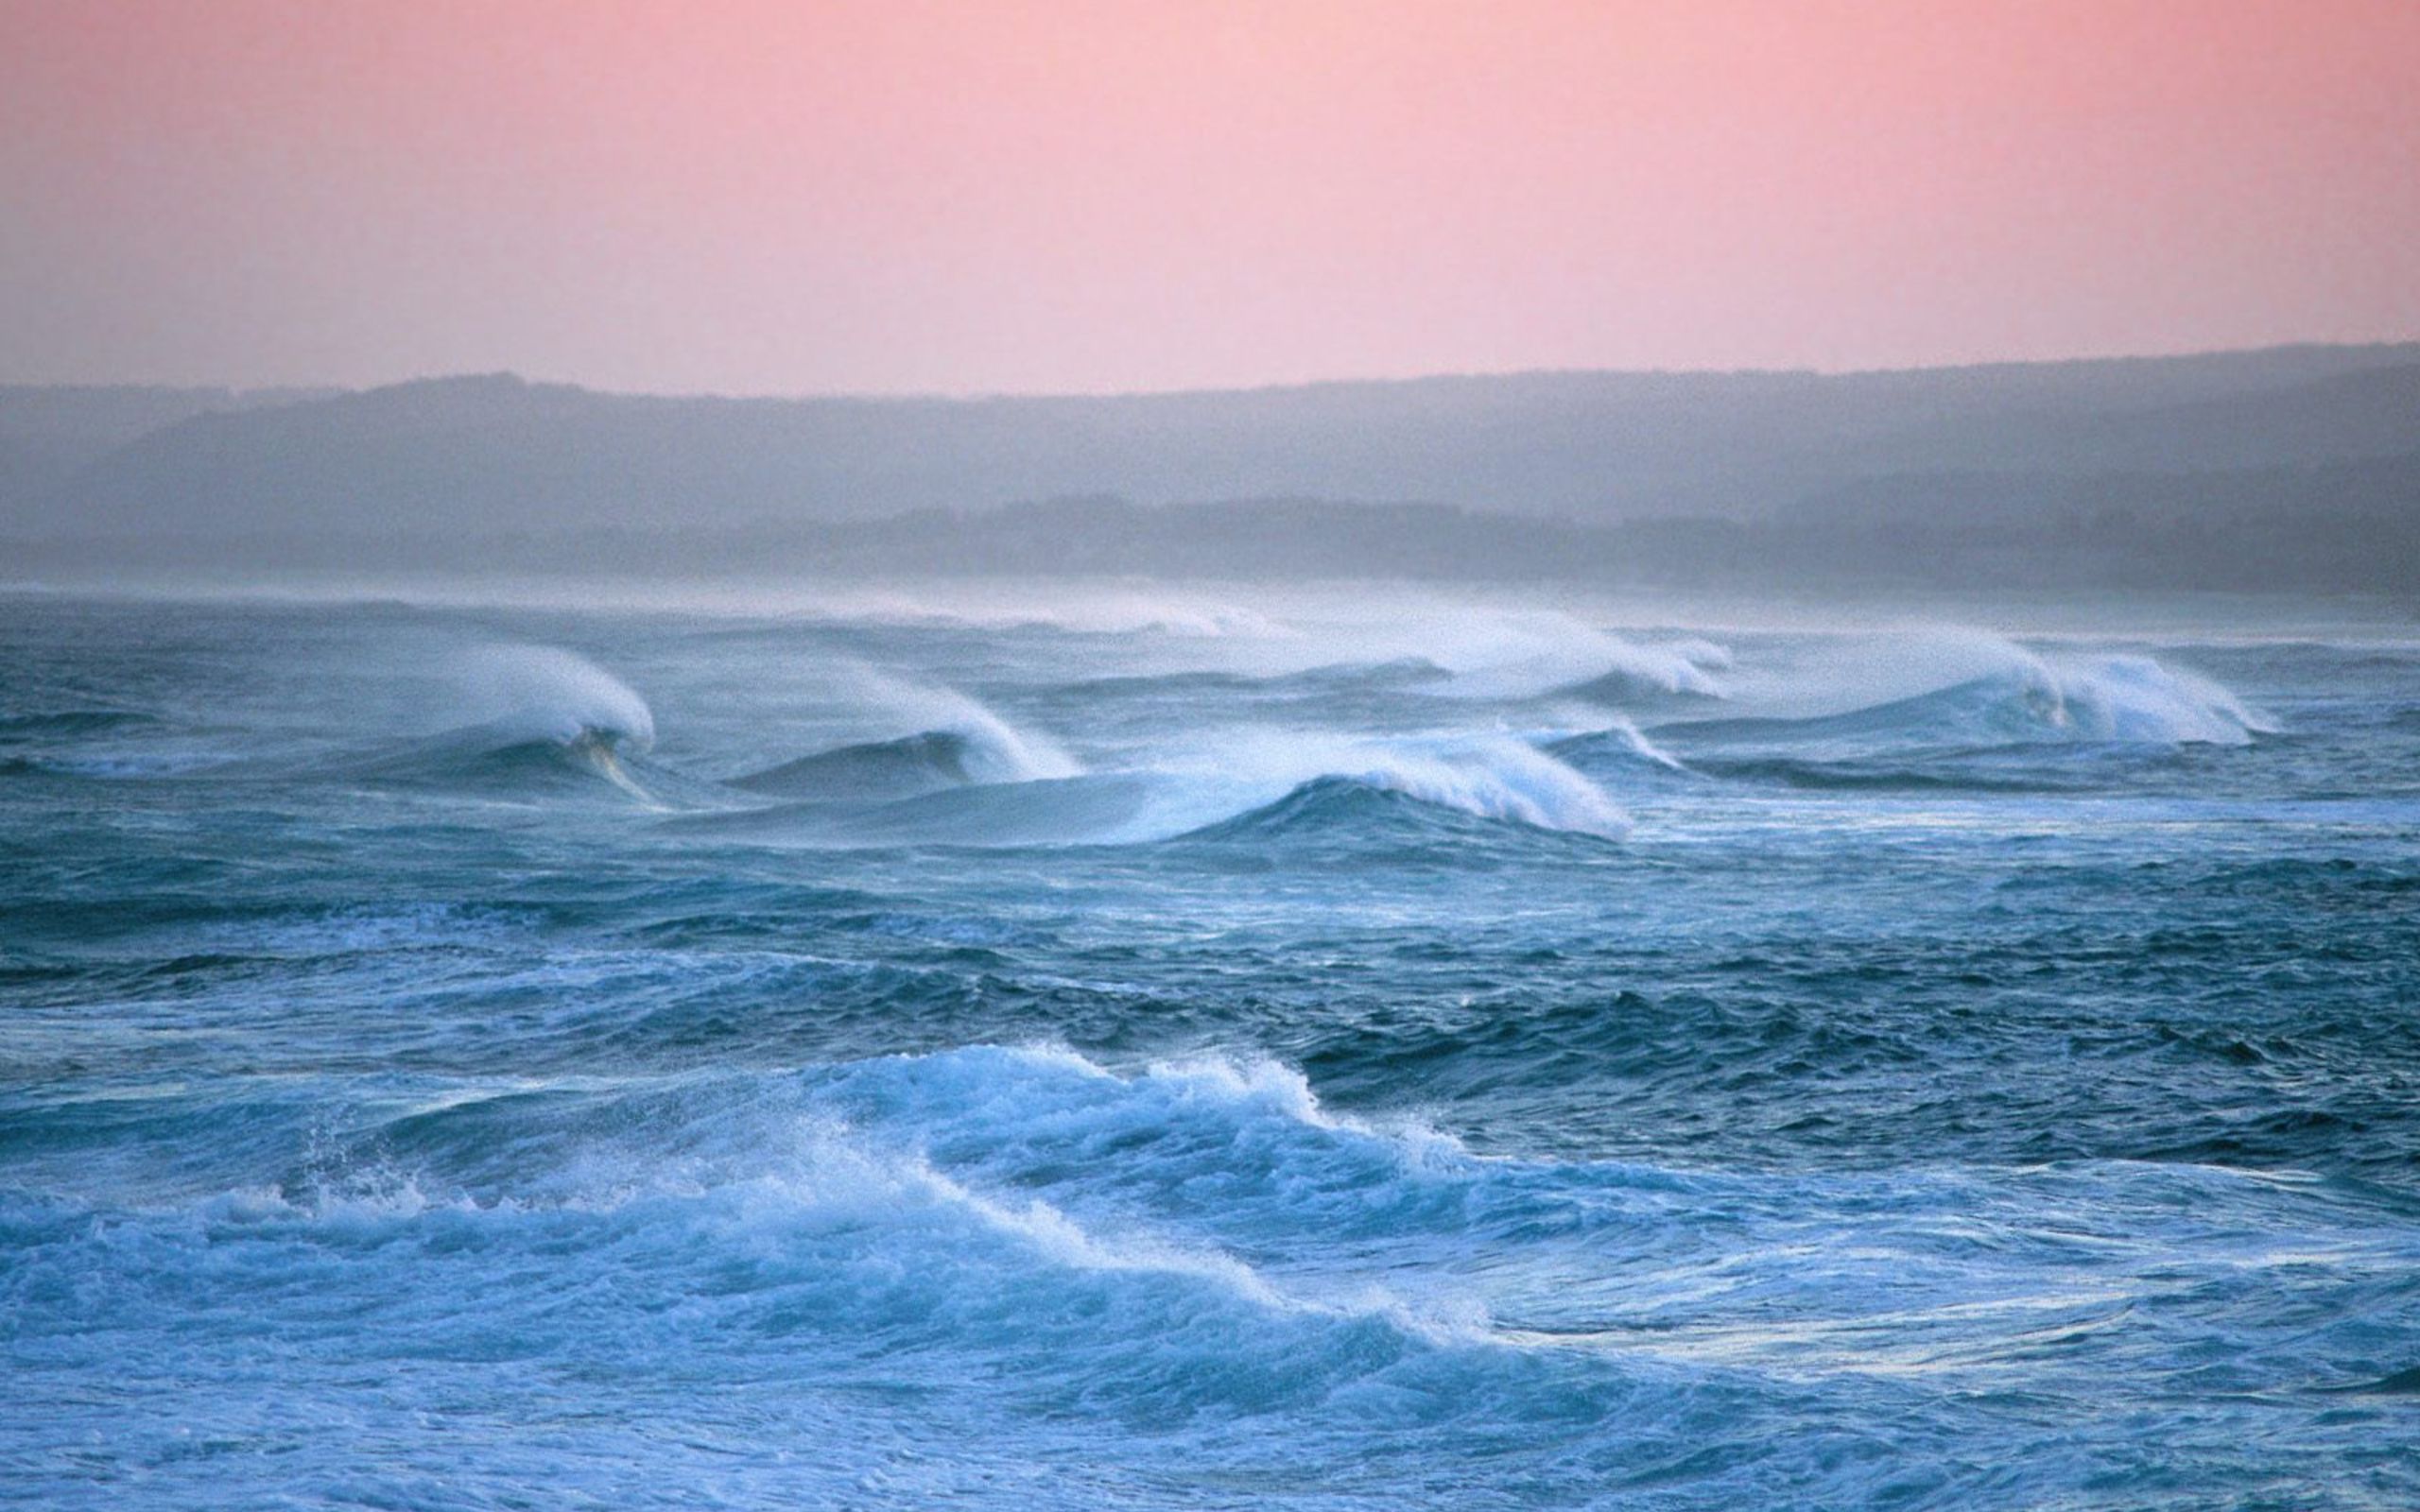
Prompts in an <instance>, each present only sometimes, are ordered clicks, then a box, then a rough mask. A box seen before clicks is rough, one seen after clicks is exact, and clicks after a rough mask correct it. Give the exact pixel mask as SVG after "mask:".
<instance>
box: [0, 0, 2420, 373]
mask: <svg viewBox="0 0 2420 1512" xmlns="http://www.w3.org/2000/svg"><path fill="white" fill-rule="evenodd" d="M0 34H5V36H6V39H7V42H6V45H5V46H0V198H5V200H6V203H7V205H8V207H9V208H8V214H7V216H6V219H5V223H0V356H5V365H4V367H0V378H5V379H9V380H17V381H53V380H67V379H83V380H123V379H149V380H166V381H211V382H219V381H228V380H235V381H241V382H247V383H271V382H337V383H369V382H378V381H385V380H390V379H395V378H401V377H409V376H414V375H420V374H425V373H430V372H439V371H452V370H463V369H495V368H511V369H519V370H522V371H526V372H529V373H532V374H536V375H544V376H550V377H560V378H567V379H572V380H576V381H581V382H587V383H592V384H596V385H601V386H606V387H646V388H655V389H677V390H700V389H702V390H726V391H741V392H800V391H836V390H839V391H855V390H866V391H897V390H943V391H980V390H1057V389H1076V390H1106V389H1125V388H1160V387H1179V386H1193V385H1230V384H1252V383H1261V382H1271V381H1282V380H1294V379H1304V378H1314V377H1331V376H1353V375H1395V374H1409V373H1415V372H1424V371H1434V370H1495V369H1523V368H1536V367H1583V366H1584V367H1656V366H1662V367H1683V368H1689V367H1733V366H1743V365H1754V366H1814V367H1822V368H1844V367H1861V366H1876V365H1902V364H1928V363H1940V362H1953V361H1965V360H1974V359H1989V358H2014V357H2044V356H2060V355H2072V354H2083V353H2094V352H2170V351H2180V350H2190V349H2201V348H2211V347H2220V346H2241V345H2251V344H2260V343H2270V342H2282V341H2290V340H2316V339H2325V340H2370V339H2382V338H2390V337H2401V336H2409V335H2413V334H2415V333H2420V255H2415V254H2414V251H2413V248H2414V247H2415V245H2420V7H2414V6H2411V5H2409V4H2405V3H2401V0H2378V3H2359V0H2351V3H2347V0H2327V3H2324V4H2310V3H2294V4H2286V3H2270V0H2230V3H2225V4H2192V3H2181V0H2119V3H2104V0H2092V3H2055V4H2041V5H2019V4H1978V3H1972V0H1956V3H1945V0H1923V3H1878V4H1876V3H1869V4H1778V3H1739V0H1721V3H1706V4H1691V5H1655V6H1649V5H1638V4H1597V5H1591V4H1573V3H1539V0H1525V3H1519V4H1476V3H1474V4H1440V3H1430V0H1422V3H1412V4H1405V3H1400V0H1396V3H1374V0H1329V3H1317V4H1309V3H1296V4H1282V3H1269V0H1261V3H1235V4H1216V5H1201V4H1182V5H1176V4H1115V3H1086V0H1050V3H1045V4H1025V5H982V4H939V3H901V0H881V3H872V4H856V3H849V4H815V5H793V4H729V3H726V4H714V5H695V4H573V3H544V4H535V3H525V4H515V5H483V4H465V3H437V4H431V3H424V0H412V3H378V4H351V5H323V4H317V3H261V0H239V3H227V4H211V5H186V4H172V3H156V4H139V3H137V4H129V3H114V0H113V3H106V4H79V5H72V6H71V5H62V4H51V3H45V0H5V3H0Z"/></svg>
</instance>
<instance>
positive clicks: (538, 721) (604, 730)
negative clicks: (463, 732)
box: [455, 645, 655, 751]
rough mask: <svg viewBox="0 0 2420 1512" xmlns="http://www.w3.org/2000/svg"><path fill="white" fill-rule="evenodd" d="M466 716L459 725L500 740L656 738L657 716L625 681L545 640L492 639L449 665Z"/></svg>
mask: <svg viewBox="0 0 2420 1512" xmlns="http://www.w3.org/2000/svg"><path fill="white" fill-rule="evenodd" d="M455 681H456V685H457V689H458V693H459V694H460V696H461V697H462V699H463V708H464V712H465V713H468V714H469V716H470V717H469V718H467V719H466V720H464V721H463V723H462V725H461V726H459V727H458V728H461V729H472V728H475V729H482V730H490V731H493V732H494V734H495V735H496V736H497V737H499V740H500V743H502V744H521V743H532V744H534V743H538V742H551V743H553V744H555V745H558V746H564V747H569V746H571V745H573V744H575V743H577V742H579V741H580V740H582V739H593V740H595V741H598V742H602V743H604V744H606V745H609V746H611V747H614V749H616V750H623V751H644V750H647V749H648V748H649V747H653V746H654V744H655V714H654V713H653V711H651V710H649V709H648V705H647V700H646V699H644V698H642V697H640V696H638V695H637V694H636V693H635V692H633V691H631V687H630V685H629V684H627V683H625V682H623V681H622V680H621V679H618V678H616V677H614V675H613V674H612V673H610V672H607V671H606V670H605V669H604V668H602V667H600V666H598V665H597V664H596V662H591V661H589V660H588V659H587V658H586V657H583V656H580V655H579V654H578V653H577V652H572V651H566V650H563V649H562V648H561V647H559V646H551V645H491V646H481V647H478V648H476V649H475V650H473V651H471V652H470V653H468V654H467V655H465V656H464V657H463V658H462V659H461V661H460V662H459V664H458V666H457V667H456V668H455Z"/></svg>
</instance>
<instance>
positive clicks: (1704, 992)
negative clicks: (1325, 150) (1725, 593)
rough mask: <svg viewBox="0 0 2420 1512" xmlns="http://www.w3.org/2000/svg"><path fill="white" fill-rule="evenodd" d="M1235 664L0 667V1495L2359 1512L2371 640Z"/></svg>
mask: <svg viewBox="0 0 2420 1512" xmlns="http://www.w3.org/2000/svg"><path fill="white" fill-rule="evenodd" d="M1231 600H1232V595H1230V596H1228V597H1222V596H1221V595H1219V594H1218V593H1212V592H1209V591H1201V592H1197V593H1181V594H1180V593H1160V592H1157V591H1146V590H1142V589H1130V590H1116V591H1098V592H1090V593H1072V592H1071V593H1066V594H1064V595H1063V596H1059V597H1053V596H1052V595H1039V596H1036V597H1033V598H1031V599H1030V600H1010V599H1003V598H1000V597H997V596H992V597H984V596H981V595H972V596H969V597H967V598H966V599H965V601H962V602H961V601H957V600H953V599H952V598H951V597H950V596H949V595H948V594H942V593H936V594H932V595H928V596H926V597H924V598H917V597H912V596H908V595H904V594H902V595H876V594H870V593H869V594H857V595H853V596H843V597H834V598H831V599H829V600H825V601H818V600H815V599H813V598H812V597H809V596H801V597H800V598H799V599H797V600H796V601H794V602H791V601H785V602H778V603H775V602H762V601H760V602H755V603H744V602H743V603H719V604H715V603H704V604H683V603H680V602H678V601H674V600H665V601H661V602H659V603H657V604H656V605H654V607H648V608H628V609H617V610H607V609H602V608H597V607H595V606H594V605H593V604H583V603H571V602H568V601H562V602H558V603H556V604H555V605H554V606H552V607H544V606H540V607H527V606H524V607H512V606H510V605H505V604H500V603H495V602H475V601H467V600H465V601H447V600H444V599H442V598H441V597H423V598H422V599H420V600H417V601H410V602H406V601H396V600H384V601H369V600H348V599H345V598H342V597H337V598H324V599H321V600H318V601H310V602H304V601H299V600H294V601H279V600H268V599H262V600H251V601H238V600H222V601H216V602H175V601H168V600H136V599H130V598H121V599H108V598H83V597H77V596H74V595H68V594H60V593H48V594H34V593H18V594H15V595H13V596H6V597H0V1014H4V1015H5V1016H0V1361H4V1362H5V1366H6V1382H7V1400H6V1403H5V1405H0V1498H9V1499H19V1500H23V1501H25V1502H26V1503H29V1504H42V1505H53V1506H112V1507H125V1506H142V1507H152V1506H157V1507H198V1506H204V1507H206V1506H227V1507H258V1506H270V1505H293V1506H320V1505H362V1506H381V1507H432V1508H434V1507H487V1506H610V1507H639V1506H656V1505H661V1506H683V1507H693V1506H717V1505H722V1506H758V1505H775V1504H779V1505H791V1506H852V1507H855V1506H865V1507H873V1506H927V1505H941V1504H947V1505H969V1506H1000V1507H1018V1508H1027V1507H1056V1506H1065V1507H1115V1506H1129V1507H1179V1506H1184V1507H1194V1506H1219V1507H1304V1508H1372V1509H1376V1508H1399V1507H1407V1506H1440V1507H1457V1508H1461V1507H1477V1508H1486V1507H1563V1506H1609V1507H1633V1506H1635V1507H1659V1508H1663V1507H1674V1508H1678V1507H1724V1508H1736V1507H1743V1506H1784V1505H1805V1506H1827V1507H1830V1506H1884V1505H1888V1506H1910V1507H1959V1508H1974V1507H1987V1508H1988V1507H2011V1508H2014V1507H2083V1506H2109V1507H2139V1506H2166V1507H2221V1506H2224V1507H2279V1508H2289V1507H2291V1508H2305V1507H2325V1506H2344V1507H2354V1506H2408V1505H2412V1504H2415V1503H2420V1034H2416V1033H2415V1028H2416V1027H2420V1017H2416V1016H2420V1001H2415V992H2414V985H2415V977H2416V976H2420V973H2416V972H2415V968H2414V964H2413V963H2414V962H2415V961H2420V635H2416V634H2414V633H2413V632H2412V631H2411V627H2408V626H2406V627H2401V628H2397V627H2394V625H2392V624H2372V625H2368V626H2361V625H2354V626H2350V627H2347V626H2342V625H2336V626H2330V625H2327V624H2324V623H2317V622H2315V621H2313V620H2311V619H2310V617H2308V616H2306V617H2305V618H2304V619H2303V620H2300V621H2296V622H2292V623H2287V622H2285V621H2283V620H2279V621H2278V622H2276V623H2273V624H2268V625H2264V624H2261V623H2257V622H2254V621H2251V620H2248V619H2246V618H2245V617H2243V616H2242V615H2241V614H2239V613H2236V612H2233V611H2230V612H2228V613H2224V614H2221V613H2217V612H2203V613H2201V614H2200V616H2199V617H2198V618H2197V616H2196V612H2195V611H2193V610H2191V609H2190V608H2189V607H2188V608H2187V609H2186V610H2178V611H2175V612H2169V613H2165V614H2163V615H2161V616H2159V617H2157V618H2155V619H2154V618H2148V617H2143V618H2138V619H2137V620H2136V621H2135V623H2134V624H2133V625H2132V626H2131V627H2128V626H2122V625H2118V626H2113V627H2111V628H2108V629H2104V630H2094V629H2091V628H2090V626H2091V625H2092V624H2093V623H2094V620H2093V616H2092V615H2091V614H2089V613H2088V612H2083V611H2068V612H2065V613H2063V614H2062V615H2059V616H2053V617H2050V618H2047V619H2043V620H2041V621H2040V623H2039V625H2038V626H2037V629H2036V632H2035V633H2028V630H2027V627H2026V625H2025V624H2021V623H2019V624H2004V626H2003V628H2002V629H2001V630H1999V631H1997V632H1987V631H1983V630H1979V629H1974V628H1945V627H1942V623H1941V622H1942V621H1944V620H1945V619H1946V618H1947V616H1945V615H1943V614H1941V613H1940V612H1939V611H1938V610H1937V609H1936V610H1928V611H1927V614H1926V615H1925V616H1924V622H1923V623H1917V622H1915V621H1914V620H1913V619H1908V618H1893V617H1890V616H1882V615H1873V614H1869V615H1867V616H1866V617H1865V618H1864V620H1863V621H1862V627H1855V628H1840V627H1829V626H1826V625H1825V624H1824V623H1822V621H1821V620H1820V619H1817V618H1809V617H1806V616H1803V615H1802V616H1801V617H1800V619H1799V621H1798V622H1797V623H1795V624H1784V623H1778V622H1775V621H1772V620H1768V621H1766V622H1764V623H1761V624H1755V623H1746V624H1743V623H1742V617H1737V616H1735V617H1732V618H1730V619H1724V618H1721V617H1718V616H1701V617H1695V618H1692V617H1688V616H1685V615H1679V614H1665V613H1663V612H1662V611H1658V612H1657V613H1655V614H1651V615H1644V614H1639V613H1635V612H1634V613H1631V614H1628V615H1624V614H1622V613H1619V612H1617V611H1616V610H1615V609H1598V610H1586V609H1577V610H1575V609H1547V608H1540V607H1534V606H1526V605H1522V604H1520V603H1518V602H1515V601H1513V600H1511V599H1510V598H1509V596H1507V595H1497V596H1496V597H1495V598H1494V599H1491V600H1488V601H1484V602H1482V601H1478V600H1459V601H1458V600H1450V599H1438V598H1413V597H1409V596H1401V595H1396V596H1390V595H1385V594H1378V593H1370V594H1355V593H1345V592H1342V591H1337V592H1333V593H1325V594H1304V595H1298V596H1297V597H1296V598H1294V599H1292V600H1285V601H1280V600H1275V599H1254V600H1251V601H1249V602H1236V601H1231ZM1980 617H1987V616H1980ZM2012 618H2014V619H2022V618H2023V616H2003V620H2004V621H2006V620H2009V619H2012ZM2079 626H2083V627H2084V628H2079ZM2043 630H2048V631H2049V632H2051V633H2041V631H2043Z"/></svg>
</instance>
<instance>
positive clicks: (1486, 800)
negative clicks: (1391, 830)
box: [1189, 736, 1631, 839]
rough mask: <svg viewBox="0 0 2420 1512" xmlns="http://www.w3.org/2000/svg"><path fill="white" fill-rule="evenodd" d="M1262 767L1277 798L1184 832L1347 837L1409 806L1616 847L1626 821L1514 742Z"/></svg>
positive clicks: (1342, 752) (1312, 755) (1336, 752)
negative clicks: (1276, 776) (1292, 773)
mask: <svg viewBox="0 0 2420 1512" xmlns="http://www.w3.org/2000/svg"><path fill="white" fill-rule="evenodd" d="M1264 761H1265V762H1266V763H1267V765H1268V766H1269V768H1270V769H1272V770H1274V771H1276V772H1279V773H1283V772H1284V771H1285V770H1286V768H1287V767H1288V766H1289V765H1290V766H1292V767H1294V768H1295V769H1296V770H1297V771H1300V770H1301V769H1302V768H1305V767H1308V768H1309V770H1308V772H1307V775H1302V776H1299V777H1296V778H1294V779H1293V785H1292V786H1291V787H1290V788H1288V790H1287V791H1286V792H1285V793H1284V794H1283V795H1281V796H1280V797H1278V798H1276V799H1272V800H1269V801H1266V802H1262V803H1258V804H1255V805H1254V806H1253V807H1252V808H1250V809H1248V810H1246V811H1245V812H1243V813H1241V814H1235V815H1232V816H1227V817H1224V818H1221V819H1219V820H1217V821H1215V822H1213V823H1210V824H1205V825H1202V826H1200V827H1198V828H1196V829H1194V830H1192V831H1190V832H1189V834H1190V836H1191V837H1192V838H1197V839H1215V838H1235V837H1241V836H1246V835H1266V834H1270V833H1287V832H1300V831H1304V830H1306V829H1313V828H1319V829H1332V828H1336V827H1339V826H1342V827H1346V828H1352V827H1356V826H1359V825H1365V824H1368V823H1370V822H1372V821H1374V820H1376V819H1378V817H1379V816H1388V815H1397V814H1400V813H1401V812H1402V810H1401V808H1400V806H1399V804H1396V803H1389V802H1371V801H1369V800H1368V799H1369V798H1370V797H1374V796H1382V797H1383V798H1386V799H1398V800H1408V801H1409V802H1411V803H1416V804H1419V805H1423V806H1425V807H1426V808H1429V809H1432V810H1442V811H1445V812H1448V813H1453V814H1458V815H1461V816H1467V817H1470V818H1474V819H1481V820H1489V821H1495V822H1503V823H1512V824H1519V825H1524V826H1527V827H1529V828H1531V829H1536V830H1556V831H1566V832H1571V833H1581V834H1591V835H1596V836H1599V837H1601V838H1604V839H1620V838H1622V837H1623V836H1624V835H1626V834H1628V833H1630V828H1631V821H1630V816H1628V815H1627V814H1625V813H1624V812H1623V811H1622V809H1621V807H1620V806H1619V805H1618V804H1616V802H1615V801H1614V800H1613V799H1612V798H1611V797H1609V796H1608V795H1607V794H1606V793H1605V791H1604V790H1603V789H1602V788H1600V787H1599V786H1598V785H1597V784H1596V783H1595V782H1591V781H1589V780H1588V779H1587V778H1586V777H1584V776H1582V774H1581V773H1579V772H1578V771H1575V770H1574V769H1572V768H1571V767H1570V766H1568V765H1564V763H1563V762H1561V761H1559V760H1557V759H1556V758H1555V757H1553V756H1551V755H1549V754H1547V752H1545V751H1542V750H1539V749H1538V748H1536V747H1533V746H1530V745H1528V744H1526V743H1524V742H1521V741H1518V740H1514V739H1512V738H1510V737H1500V736H1499V737H1487V738H1479V739H1461V740H1456V741H1452V742H1441V743H1408V742H1406V743H1396V744H1392V745H1372V744H1363V745H1347V746H1337V745H1334V744H1331V743H1326V742H1314V743H1306V744H1305V746H1304V747H1300V748H1294V749H1284V748H1281V750H1280V751H1279V753H1278V754H1277V756H1276V758H1275V760H1273V761H1269V760H1268V759H1267V758H1266V757H1265V758H1264Z"/></svg>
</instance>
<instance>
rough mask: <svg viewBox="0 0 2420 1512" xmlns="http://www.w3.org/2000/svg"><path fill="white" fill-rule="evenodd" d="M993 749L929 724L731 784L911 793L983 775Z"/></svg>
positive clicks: (776, 789)
mask: <svg viewBox="0 0 2420 1512" xmlns="http://www.w3.org/2000/svg"><path fill="white" fill-rule="evenodd" d="M991 754H993V753H991V752H988V751H986V750H985V749H984V748H983V747H978V746H977V744H976V742H975V740H974V739H973V738H972V737H970V736H967V735H964V734H961V733H959V731H957V730H925V731H924V732H923V733H922V734H916V735H903V736H901V737H900V738H899V739H897V740H876V741H866V742H862V743H860V744H857V745H854V746H839V747H834V748H832V749H830V750H825V751H818V752H816V753H815V754H814V755H812V756H801V757H799V758H798V759H797V760H795V761H787V762H783V763H782V764H780V765H777V766H769V767H767V768H765V769H764V770H763V771H760V772H751V773H749V774H748V775H746V776H744V777H735V778H733V779H732V780H731V785H732V786H734V787H736V788H741V789H744V790H746V791H748V792H752V793H765V794H769V795H774V796H777V797H783V798H804V799H869V798H883V799H890V798H913V797H915V796H917V795H918V794H922V793H930V792H937V791H939V790H941V789H942V788H946V787H962V786H965V785H966V784H968V783H970V782H981V781H983V780H984V779H983V778H982V777H981V776H980V775H979V773H980V772H981V770H982V768H983V766H984V765H985V758H986V757H987V756H989V755H991Z"/></svg>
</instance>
